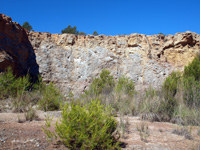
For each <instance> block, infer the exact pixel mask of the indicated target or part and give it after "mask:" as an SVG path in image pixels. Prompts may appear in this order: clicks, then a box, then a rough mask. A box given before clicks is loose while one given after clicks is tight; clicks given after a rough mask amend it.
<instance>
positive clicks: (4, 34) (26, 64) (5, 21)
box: [0, 14, 39, 76]
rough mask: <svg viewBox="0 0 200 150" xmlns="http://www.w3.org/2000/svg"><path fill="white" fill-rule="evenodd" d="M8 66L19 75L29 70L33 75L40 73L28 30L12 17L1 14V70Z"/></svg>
mask: <svg viewBox="0 0 200 150" xmlns="http://www.w3.org/2000/svg"><path fill="white" fill-rule="evenodd" d="M8 66H11V67H12V68H13V71H14V73H15V74H16V75H18V76H21V75H25V74H26V73H27V72H29V73H30V74H31V75H32V76H37V75H38V73H39V67H38V65H37V63H36V59H35V53H34V50H33V47H32V45H31V43H30V41H29V39H28V36H27V34H26V31H25V30H24V28H22V27H21V26H20V25H19V24H18V23H16V22H13V21H12V19H11V18H10V17H8V16H6V15H3V14H0V72H2V71H5V69H6V68H7V67H8Z"/></svg>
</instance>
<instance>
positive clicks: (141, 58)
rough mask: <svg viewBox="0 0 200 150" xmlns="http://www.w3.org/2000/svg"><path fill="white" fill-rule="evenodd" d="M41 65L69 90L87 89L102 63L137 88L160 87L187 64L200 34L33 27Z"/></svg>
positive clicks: (47, 75)
mask: <svg viewBox="0 0 200 150" xmlns="http://www.w3.org/2000/svg"><path fill="white" fill-rule="evenodd" d="M28 37H29V40H30V42H31V44H32V46H33V48H34V50H35V53H36V60H37V63H38V64H39V66H40V68H39V71H40V73H41V74H42V77H43V79H44V80H46V81H54V82H55V83H57V84H58V85H59V87H60V88H61V89H63V90H64V91H69V90H72V91H74V92H80V91H83V90H84V89H85V88H87V86H88V85H89V84H90V82H91V80H92V78H94V77H95V76H97V75H98V74H99V73H100V72H101V70H102V69H103V68H106V69H108V70H110V71H111V74H112V75H113V76H114V77H115V78H118V77H120V76H122V75H125V76H127V77H129V78H130V79H133V80H134V82H135V83H136V89H137V90H140V89H144V88H146V87H148V86H150V85H151V86H153V87H155V88H158V87H160V85H161V84H162V83H163V81H164V79H165V78H166V77H167V76H168V75H169V74H170V73H171V72H172V71H173V70H177V69H178V70H183V68H184V66H185V65H187V64H188V63H189V62H191V61H192V59H193V58H194V56H195V54H196V53H197V52H199V50H200V35H199V34H196V33H193V32H189V31H188V32H184V33H177V34H175V35H174V36H173V35H166V36H165V35H162V34H158V35H151V36H148V35H144V34H131V35H117V36H105V35H99V36H92V35H87V36H79V35H78V36H77V35H71V34H50V33H41V32H29V33H28Z"/></svg>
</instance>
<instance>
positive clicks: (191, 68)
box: [183, 55, 200, 81]
mask: <svg viewBox="0 0 200 150" xmlns="http://www.w3.org/2000/svg"><path fill="white" fill-rule="evenodd" d="M183 76H184V78H185V77H186V78H187V77H194V79H195V80H198V81H199V80H200V55H197V56H196V57H195V58H194V59H193V61H192V62H191V63H190V64H189V65H188V66H185V68H184V73H183Z"/></svg>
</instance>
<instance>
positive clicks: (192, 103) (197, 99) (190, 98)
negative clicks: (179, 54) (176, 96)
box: [182, 76, 200, 108]
mask: <svg viewBox="0 0 200 150" xmlns="http://www.w3.org/2000/svg"><path fill="white" fill-rule="evenodd" d="M182 90H183V100H184V103H185V104H186V105H187V106H189V107H193V108H199V107H200V81H197V80H195V78H194V77H193V76H189V77H184V78H183V89H182Z"/></svg>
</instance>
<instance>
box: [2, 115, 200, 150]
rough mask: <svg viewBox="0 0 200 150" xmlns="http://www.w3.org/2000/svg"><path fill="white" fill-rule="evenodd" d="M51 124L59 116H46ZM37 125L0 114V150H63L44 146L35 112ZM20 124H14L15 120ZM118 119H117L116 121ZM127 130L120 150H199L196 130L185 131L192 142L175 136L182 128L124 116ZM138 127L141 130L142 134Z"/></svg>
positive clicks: (41, 122) (41, 119) (41, 121)
mask: <svg viewBox="0 0 200 150" xmlns="http://www.w3.org/2000/svg"><path fill="white" fill-rule="evenodd" d="M48 113H49V114H51V115H53V116H54V117H55V118H54V121H55V120H56V119H57V118H58V117H59V116H60V112H48ZM37 114H38V116H39V120H38V121H31V122H27V121H25V118H24V116H23V114H17V113H0V150H42V149H44V150H64V149H67V148H66V147H65V146H64V145H62V144H58V143H59V142H56V141H53V142H48V141H47V140H46V137H45V134H44V133H43V131H42V129H41V127H42V126H43V125H44V123H45V120H44V119H45V115H46V114H47V113H45V112H42V111H38V112H37ZM19 118H20V120H21V121H22V123H18V119H19ZM118 119H119V118H118ZM126 120H128V124H129V125H128V128H127V131H126V133H125V135H124V137H123V138H121V139H120V140H121V141H122V142H124V143H125V145H126V147H125V148H123V149H124V150H184V149H186V150H189V149H191V150H200V136H199V135H197V131H198V130H199V129H198V127H187V128H188V130H189V131H190V134H191V137H192V139H190V140H189V139H186V138H185V137H184V136H181V135H176V134H174V133H172V132H173V130H174V129H180V128H182V127H180V126H177V125H175V124H171V123H166V122H148V121H141V120H140V119H139V117H130V116H127V117H126ZM142 127H144V128H145V130H142Z"/></svg>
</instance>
